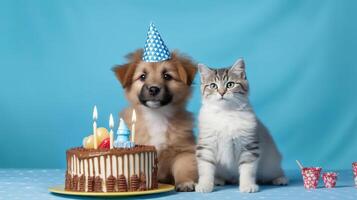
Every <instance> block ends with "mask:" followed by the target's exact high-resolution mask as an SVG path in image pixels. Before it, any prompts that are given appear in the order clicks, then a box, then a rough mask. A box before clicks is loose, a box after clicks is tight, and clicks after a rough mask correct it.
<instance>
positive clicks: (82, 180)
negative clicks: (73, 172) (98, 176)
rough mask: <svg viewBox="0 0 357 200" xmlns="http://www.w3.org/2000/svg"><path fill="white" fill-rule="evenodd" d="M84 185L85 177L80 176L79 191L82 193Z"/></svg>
mask: <svg viewBox="0 0 357 200" xmlns="http://www.w3.org/2000/svg"><path fill="white" fill-rule="evenodd" d="M85 184H86V177H85V176H84V175H82V176H81V177H79V191H80V192H84V191H85Z"/></svg>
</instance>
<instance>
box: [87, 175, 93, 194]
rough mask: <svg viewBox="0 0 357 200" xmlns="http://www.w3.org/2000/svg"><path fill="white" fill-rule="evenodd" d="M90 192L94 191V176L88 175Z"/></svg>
mask: <svg viewBox="0 0 357 200" xmlns="http://www.w3.org/2000/svg"><path fill="white" fill-rule="evenodd" d="M87 188H88V192H94V176H89V177H88V186H87Z"/></svg>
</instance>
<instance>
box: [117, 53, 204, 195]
mask: <svg viewBox="0 0 357 200" xmlns="http://www.w3.org/2000/svg"><path fill="white" fill-rule="evenodd" d="M142 54H143V50H142V49H139V50H137V51H136V52H134V53H131V54H129V55H128V56H127V57H126V58H127V60H128V63H127V64H123V65H117V66H115V67H114V68H113V71H114V73H115V75H116V77H117V78H118V79H119V81H120V83H121V84H122V86H123V88H124V89H125V95H126V98H127V99H128V101H129V102H130V106H129V107H128V108H126V109H124V111H122V112H121V113H120V115H121V117H122V118H123V119H124V121H125V122H126V124H127V125H129V127H131V114H132V111H133V109H135V111H136V113H137V121H136V130H135V131H136V132H135V133H136V135H135V142H136V143H137V144H143V145H154V146H155V147H156V150H157V152H158V167H159V170H158V180H159V182H162V183H170V184H175V186H176V190H177V191H185V192H186V191H187V192H188V191H193V190H194V183H195V182H196V181H197V177H198V175H197V174H198V172H197V163H196V158H195V141H194V136H193V132H192V128H193V121H194V120H193V117H192V115H191V113H190V112H188V111H187V110H186V108H185V107H186V102H187V99H188V98H189V97H190V94H191V87H190V86H191V84H192V81H193V79H194V76H195V73H196V66H195V64H194V63H193V62H192V61H191V60H190V59H189V58H187V57H184V56H182V55H180V54H179V53H177V52H172V53H171V59H169V60H166V61H161V62H144V61H142V59H141V58H142Z"/></svg>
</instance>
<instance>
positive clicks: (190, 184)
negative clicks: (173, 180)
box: [175, 181, 195, 192]
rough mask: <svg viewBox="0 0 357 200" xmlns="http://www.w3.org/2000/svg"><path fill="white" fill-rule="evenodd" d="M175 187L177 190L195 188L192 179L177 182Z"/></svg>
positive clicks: (186, 190)
mask: <svg viewBox="0 0 357 200" xmlns="http://www.w3.org/2000/svg"><path fill="white" fill-rule="evenodd" d="M175 189H176V191H177V192H192V191H194V190H195V183H194V182H193V181H190V182H184V183H178V184H176V186H175Z"/></svg>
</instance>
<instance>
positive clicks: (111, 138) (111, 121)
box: [109, 113, 114, 149]
mask: <svg viewBox="0 0 357 200" xmlns="http://www.w3.org/2000/svg"><path fill="white" fill-rule="evenodd" d="M109 128H110V133H109V136H110V149H113V143H114V135H113V128H114V119H113V115H112V113H110V116H109Z"/></svg>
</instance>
